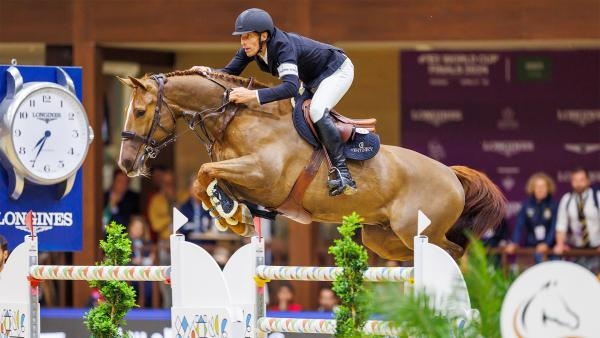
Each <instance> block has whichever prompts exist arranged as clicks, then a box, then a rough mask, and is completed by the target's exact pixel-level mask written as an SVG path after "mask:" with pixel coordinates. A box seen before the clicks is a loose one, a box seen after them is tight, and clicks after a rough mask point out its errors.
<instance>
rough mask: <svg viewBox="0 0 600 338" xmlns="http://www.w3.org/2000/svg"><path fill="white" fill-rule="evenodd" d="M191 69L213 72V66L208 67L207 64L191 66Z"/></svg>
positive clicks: (206, 72)
mask: <svg viewBox="0 0 600 338" xmlns="http://www.w3.org/2000/svg"><path fill="white" fill-rule="evenodd" d="M190 70H192V71H194V72H197V73H205V74H208V73H210V72H212V68H210V67H207V66H194V67H192V68H190Z"/></svg>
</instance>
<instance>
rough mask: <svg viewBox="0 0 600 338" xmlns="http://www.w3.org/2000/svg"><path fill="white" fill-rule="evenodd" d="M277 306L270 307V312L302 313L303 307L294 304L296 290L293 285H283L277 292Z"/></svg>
mask: <svg viewBox="0 0 600 338" xmlns="http://www.w3.org/2000/svg"><path fill="white" fill-rule="evenodd" d="M276 298H277V300H276V301H277V304H274V305H271V306H269V310H270V311H289V312H300V311H302V306H301V305H300V304H298V303H294V288H293V287H292V285H291V284H287V283H285V284H281V286H279V289H278V290H277V296H276Z"/></svg>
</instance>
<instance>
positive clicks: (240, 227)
mask: <svg viewBox="0 0 600 338" xmlns="http://www.w3.org/2000/svg"><path fill="white" fill-rule="evenodd" d="M257 163H258V162H257V160H256V158H255V156H253V155H248V156H242V157H239V158H235V159H230V160H225V161H220V162H210V163H205V164H203V165H202V166H201V167H200V170H199V171H198V175H197V178H196V183H195V184H194V188H195V189H194V190H195V194H196V196H197V197H198V198H199V199H200V200H201V201H202V203H203V206H204V207H205V208H207V209H208V210H210V211H211V215H212V216H213V217H215V218H216V222H215V224H216V225H217V227H218V228H219V229H220V230H223V231H224V230H226V229H227V228H228V227H229V228H231V230H233V231H234V232H235V233H237V234H240V235H242V236H249V235H251V234H252V232H253V221H252V215H251V214H250V211H249V210H248V208H247V207H246V206H245V205H244V204H241V203H238V202H237V201H236V200H235V199H233V198H232V197H231V196H228V195H227V194H226V193H225V191H224V190H223V188H222V187H220V186H219V185H218V182H219V181H220V182H229V183H233V184H236V185H239V186H243V187H246V188H250V189H252V188H259V187H261V185H262V182H263V178H264V173H263V172H262V171H261V170H259V167H258V166H257Z"/></svg>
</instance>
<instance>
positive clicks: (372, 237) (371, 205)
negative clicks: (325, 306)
mask: <svg viewBox="0 0 600 338" xmlns="http://www.w3.org/2000/svg"><path fill="white" fill-rule="evenodd" d="M121 81H122V82H123V83H125V84H126V85H128V86H129V87H131V88H133V94H132V98H131V101H130V102H129V105H128V107H127V110H126V112H125V113H126V121H125V126H124V129H123V141H122V144H121V153H120V155H119V166H120V167H121V169H123V170H124V171H125V172H126V173H127V174H128V175H129V176H137V175H143V174H144V173H145V172H146V171H147V170H146V161H147V159H148V158H152V157H154V156H156V154H157V152H158V151H160V149H162V147H164V146H165V145H166V144H168V143H170V142H173V141H174V140H175V138H176V135H175V123H176V120H177V119H179V118H184V119H185V120H186V121H187V122H188V123H189V124H190V127H191V128H193V129H195V131H196V132H197V133H199V135H200V136H203V138H204V139H205V140H206V141H207V144H208V150H209V154H210V156H211V159H212V162H209V163H205V164H203V165H202V166H201V167H200V170H199V171H198V175H197V181H196V183H195V192H196V195H197V197H198V198H199V199H200V200H202V202H203V204H204V207H207V208H208V207H214V205H215V204H218V203H215V204H213V201H215V200H214V198H213V199H212V200H211V198H210V197H209V195H208V194H207V187H208V186H209V184H211V182H214V181H215V180H216V181H217V182H218V186H219V187H222V189H224V190H227V191H228V192H229V194H231V195H232V196H231V197H232V198H233V199H235V200H238V201H249V202H252V203H254V204H257V205H260V206H264V207H265V208H268V209H272V210H274V209H276V208H277V207H278V206H280V205H281V204H282V202H283V201H284V200H285V199H286V197H287V196H288V194H289V193H290V190H291V189H292V186H293V185H294V182H295V180H296V178H297V177H298V175H299V173H300V172H301V171H302V169H303V167H304V166H306V165H307V162H308V160H309V157H310V156H311V153H312V151H313V149H312V147H311V146H310V145H309V144H308V143H307V142H305V141H304V140H303V139H302V138H301V137H300V136H299V135H298V134H297V132H296V130H295V129H294V126H293V123H292V117H291V113H292V104H291V102H290V100H282V101H278V102H272V103H269V104H265V105H260V106H258V105H235V104H233V103H229V102H227V94H228V90H229V89H230V88H233V87H239V86H244V87H249V86H250V85H252V86H253V87H254V88H264V87H266V86H265V85H262V84H260V83H252V80H251V79H245V78H241V77H237V76H232V75H227V74H222V73H210V74H198V73H194V72H192V71H178V72H173V73H169V74H166V75H160V76H152V77H149V76H145V77H144V78H141V79H136V78H132V77H130V78H129V79H121ZM190 156H193V155H190ZM348 162H349V163H348V166H349V168H350V171H351V172H352V175H353V176H354V178H355V180H356V182H357V185H358V192H357V193H356V194H355V195H352V196H346V195H341V196H336V197H330V196H329V195H328V189H327V184H326V182H327V172H328V170H327V167H326V166H325V165H322V166H321V167H320V168H319V170H318V172H317V175H316V177H315V179H314V180H313V181H312V183H311V184H310V185H309V186H308V189H307V190H306V193H305V194H304V197H303V199H302V206H303V207H304V209H305V210H307V211H308V212H309V213H310V214H311V215H312V220H314V221H317V222H328V223H339V222H340V220H341V219H342V216H343V215H348V214H350V213H352V212H353V211H356V212H357V213H358V214H360V215H361V216H362V217H363V218H364V222H363V224H364V227H363V228H362V240H363V243H364V245H365V246H367V247H368V248H370V249H372V250H373V251H374V252H375V253H377V254H378V255H379V256H381V257H382V258H384V259H392V260H410V259H412V256H413V251H412V248H413V236H414V235H415V233H416V230H417V211H418V210H419V209H421V210H423V212H424V213H425V214H426V215H427V216H428V217H429V218H430V219H431V221H432V224H431V226H429V227H428V228H427V229H426V230H425V232H424V234H425V235H427V236H428V237H429V240H430V242H432V243H435V244H436V245H438V246H440V247H442V248H444V249H445V250H446V251H448V252H449V253H450V254H451V255H452V256H453V257H455V258H458V257H460V256H461V255H462V254H463V251H464V248H465V246H466V245H467V244H468V240H467V238H466V236H465V234H464V232H465V230H468V231H471V232H472V233H474V234H475V235H476V236H477V235H480V234H482V233H483V232H485V231H486V230H489V229H493V228H495V227H496V226H497V225H498V224H499V223H500V221H501V219H502V217H503V215H504V205H505V199H504V197H503V195H502V193H501V192H500V191H499V190H498V188H497V187H496V186H495V185H494V184H493V183H492V182H491V181H490V180H489V179H488V178H487V177H486V176H485V175H484V174H482V173H480V172H478V171H475V170H473V169H470V168H467V167H462V166H454V167H447V166H445V165H443V164H441V163H440V162H437V161H435V160H433V159H431V158H428V157H426V156H424V155H421V154H419V153H417V152H414V151H411V150H408V149H404V148H400V147H395V146H388V145H382V146H381V149H380V150H379V153H378V154H377V155H375V157H373V158H372V159H370V160H367V161H360V162H359V161H352V160H349V161H348ZM240 205H241V204H240ZM244 210H247V209H244V208H241V207H240V208H238V209H237V211H236V213H235V215H232V216H231V218H230V219H229V220H228V222H229V223H230V224H235V223H237V224H235V225H233V226H231V228H232V230H234V231H235V232H237V233H240V234H245V235H248V234H249V233H250V232H251V231H249V229H248V227H249V226H251V225H250V224H251V221H248V218H247V217H245V216H243V215H242V214H243V212H242V211H244ZM213 212H214V210H213ZM250 219H251V218H250ZM230 221H232V222H230ZM221 223H222V224H223V223H224V222H222V221H221Z"/></svg>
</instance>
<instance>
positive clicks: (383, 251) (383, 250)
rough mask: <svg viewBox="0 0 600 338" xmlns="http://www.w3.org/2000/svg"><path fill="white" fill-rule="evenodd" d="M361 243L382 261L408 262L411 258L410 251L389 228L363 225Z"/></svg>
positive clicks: (411, 253)
mask: <svg viewBox="0 0 600 338" xmlns="http://www.w3.org/2000/svg"><path fill="white" fill-rule="evenodd" d="M362 242H363V244H364V245H365V246H366V247H367V248H369V249H371V250H373V252H375V253H376V254H377V255H378V256H379V257H381V258H383V259H389V260H395V261H408V260H411V259H412V258H413V252H412V250H411V249H409V248H407V247H406V245H405V244H404V242H402V240H401V239H400V238H399V237H398V236H396V234H395V233H394V231H392V229H390V228H384V227H383V226H378V225H365V226H363V228H362Z"/></svg>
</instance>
